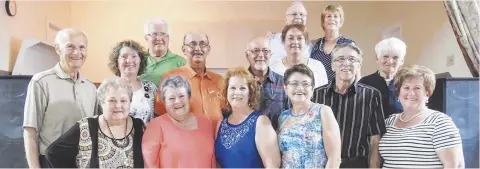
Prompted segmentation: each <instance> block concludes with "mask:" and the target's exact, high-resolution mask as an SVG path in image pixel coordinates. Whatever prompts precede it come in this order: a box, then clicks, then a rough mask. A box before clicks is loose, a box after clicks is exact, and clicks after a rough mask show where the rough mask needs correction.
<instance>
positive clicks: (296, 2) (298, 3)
mask: <svg viewBox="0 0 480 169" xmlns="http://www.w3.org/2000/svg"><path fill="white" fill-rule="evenodd" d="M297 5H300V6H302V7H303V9H305V12H306V11H307V8H305V6H304V5H303V2H302V1H300V0H296V1H293V2H292V5H290V6H289V7H288V8H287V11H285V15H288V11H290V9H291V8H292V7H294V6H297Z"/></svg>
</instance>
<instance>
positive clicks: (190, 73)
mask: <svg viewBox="0 0 480 169" xmlns="http://www.w3.org/2000/svg"><path fill="white" fill-rule="evenodd" d="M184 68H185V69H187V72H188V78H189V79H191V78H193V77H195V76H197V72H195V70H193V69H192V67H190V66H189V65H188V64H187V65H185V66H184ZM204 76H205V77H207V78H208V79H210V80H211V79H212V78H213V72H210V71H208V70H207V68H205V74H204Z"/></svg>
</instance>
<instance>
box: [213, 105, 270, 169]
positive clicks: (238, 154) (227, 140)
mask: <svg viewBox="0 0 480 169" xmlns="http://www.w3.org/2000/svg"><path fill="white" fill-rule="evenodd" d="M259 116H260V113H259V112H256V111H254V112H253V113H251V114H250V115H248V117H247V118H246V119H245V120H244V121H243V122H241V123H240V124H237V125H235V124H230V123H229V122H228V118H224V119H223V120H222V121H221V122H220V127H219V128H218V133H217V139H216V140H215V156H216V158H217V162H218V163H219V164H220V167H222V168H264V166H263V162H262V158H261V157H260V154H259V153H258V150H257V146H256V144H255V130H256V124H257V119H258V117H259Z"/></svg>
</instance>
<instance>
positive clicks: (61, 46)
mask: <svg viewBox="0 0 480 169" xmlns="http://www.w3.org/2000/svg"><path fill="white" fill-rule="evenodd" d="M55 50H56V52H57V54H58V55H59V56H60V64H61V65H62V67H63V68H67V69H69V70H70V71H78V70H79V69H80V68H81V67H82V65H83V64H84V62H85V59H86V58H87V38H86V37H85V35H83V34H81V33H78V32H70V33H65V35H63V37H62V38H59V41H58V42H57V43H56V44H55Z"/></svg>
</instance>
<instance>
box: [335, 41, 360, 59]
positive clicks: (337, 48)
mask: <svg viewBox="0 0 480 169" xmlns="http://www.w3.org/2000/svg"><path fill="white" fill-rule="evenodd" d="M343 48H350V49H352V50H354V51H355V52H357V54H358V55H360V59H362V58H363V52H362V50H361V49H360V48H359V47H358V46H356V45H355V43H341V44H338V45H336V46H335V48H333V50H332V53H331V54H332V55H331V56H332V63H333V61H334V60H335V55H334V54H335V53H337V52H338V50H340V49H343ZM361 61H362V60H360V62H361Z"/></svg>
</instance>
